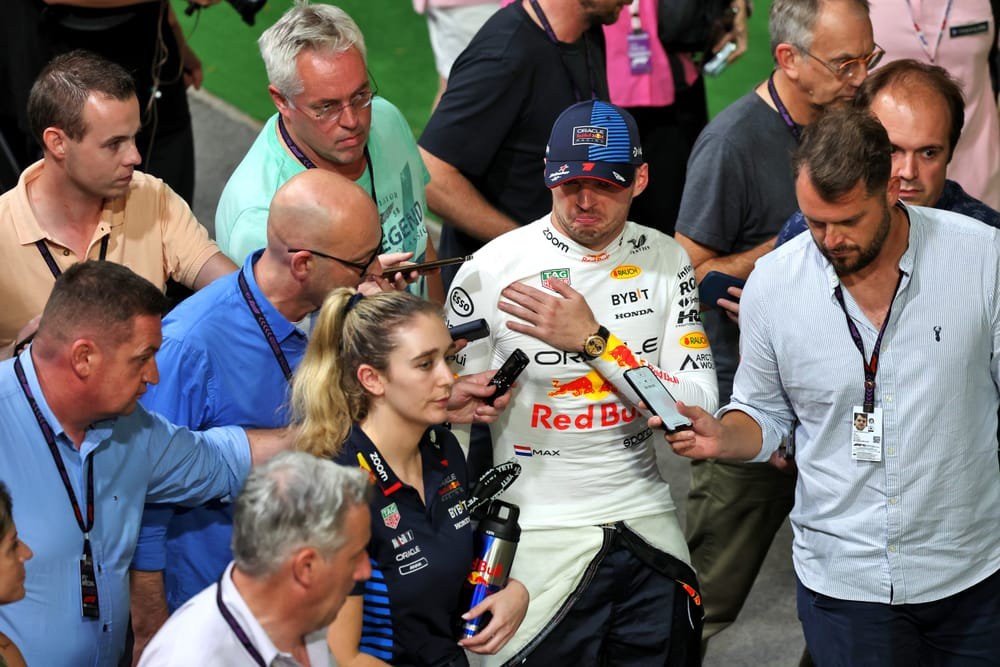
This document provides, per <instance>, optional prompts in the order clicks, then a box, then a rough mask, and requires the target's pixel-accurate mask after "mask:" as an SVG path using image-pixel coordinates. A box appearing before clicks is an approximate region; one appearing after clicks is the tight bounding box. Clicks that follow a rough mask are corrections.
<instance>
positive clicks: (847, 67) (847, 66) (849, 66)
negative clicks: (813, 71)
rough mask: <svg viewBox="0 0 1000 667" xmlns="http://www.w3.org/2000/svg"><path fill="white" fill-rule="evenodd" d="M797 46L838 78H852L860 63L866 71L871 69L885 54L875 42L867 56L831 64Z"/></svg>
mask: <svg viewBox="0 0 1000 667" xmlns="http://www.w3.org/2000/svg"><path fill="white" fill-rule="evenodd" d="M797 48H798V49H799V51H801V52H802V53H804V54H806V55H807V56H809V57H810V58H812V59H813V60H815V61H816V62H818V63H819V64H820V65H822V66H823V67H825V68H827V69H828V70H830V72H831V73H832V74H833V75H834V76H835V77H837V78H838V79H853V78H854V77H855V76H856V75H857V73H858V71H859V69H860V67H861V66H862V65H864V68H865V71H866V72H868V71H871V70H872V69H873V68H874V67H875V66H876V65H878V64H879V61H881V60H882V56H884V55H885V49H883V48H882V47H881V46H879V45H878V44H876V45H875V48H874V49H872V52H871V53H869V54H868V55H867V56H861V57H860V58H851V59H850V60H845V61H843V62H842V63H840V64H839V65H831V64H830V63H828V62H826V61H825V60H822V59H820V58H817V57H816V56H814V55H813V54H811V53H809V51H808V50H807V49H805V48H803V47H801V46H799V47H797Z"/></svg>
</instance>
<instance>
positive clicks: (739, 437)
mask: <svg viewBox="0 0 1000 667" xmlns="http://www.w3.org/2000/svg"><path fill="white" fill-rule="evenodd" d="M677 409H678V411H679V412H680V413H681V414H682V415H684V416H685V417H687V418H688V419H690V420H691V424H692V427H691V428H690V429H689V430H684V431H677V432H676V433H668V434H666V435H665V436H664V437H665V438H666V440H667V442H669V443H670V446H671V447H672V448H673V450H674V453H676V454H679V455H681V456H686V457H688V458H691V459H708V458H720V459H737V460H740V461H748V460H750V459H752V458H753V457H755V456H756V455H757V454H758V453H759V452H760V448H761V446H762V445H763V443H764V437H763V432H762V431H761V428H760V425H759V424H758V423H757V422H756V421H754V420H753V418H751V417H750V415H748V414H746V413H745V412H740V411H739V410H732V411H730V412H727V413H726V414H724V415H723V416H722V419H716V418H715V417H713V416H712V415H711V414H710V413H708V412H705V411H704V410H702V409H701V408H699V407H698V406H695V405H685V404H684V403H678V404H677ZM662 423H663V422H662V421H661V420H660V418H659V417H651V418H650V419H649V426H650V427H652V428H656V427H658V426H660V424H662Z"/></svg>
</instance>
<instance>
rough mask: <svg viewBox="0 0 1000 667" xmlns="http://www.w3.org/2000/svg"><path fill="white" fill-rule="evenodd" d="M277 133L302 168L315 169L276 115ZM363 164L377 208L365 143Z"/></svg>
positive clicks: (370, 162)
mask: <svg viewBox="0 0 1000 667" xmlns="http://www.w3.org/2000/svg"><path fill="white" fill-rule="evenodd" d="M278 132H280V133H281V140H282V141H284V142H285V145H286V146H288V150H289V151H290V152H291V154H292V155H294V156H295V159H296V160H298V161H299V162H300V163H301V164H302V166H303V167H305V168H306V169H315V168H316V163H315V162H313V161H312V160H310V159H309V156H308V155H306V154H305V153H303V152H302V149H301V148H299V145H298V144H296V143H295V140H294V139H292V135H290V134H289V133H288V128H287V127H285V119H284V118H282V117H281V114H278ZM365 164H367V165H368V184H369V185H371V188H372V200H373V201H374V202H375V206H376V208H377V207H378V195H377V194H376V193H375V167H373V166H372V156H371V153H369V152H368V144H367V143H366V144H365Z"/></svg>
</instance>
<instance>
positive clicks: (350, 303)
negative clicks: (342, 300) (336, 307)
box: [344, 292, 365, 315]
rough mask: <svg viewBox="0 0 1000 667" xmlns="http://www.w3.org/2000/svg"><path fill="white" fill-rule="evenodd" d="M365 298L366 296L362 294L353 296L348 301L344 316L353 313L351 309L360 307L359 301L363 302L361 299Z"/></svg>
mask: <svg viewBox="0 0 1000 667" xmlns="http://www.w3.org/2000/svg"><path fill="white" fill-rule="evenodd" d="M363 298H365V295H364V294H362V293H361V292H355V293H354V294H352V295H351V298H350V299H348V300H347V305H346V306H344V314H345V315H346V314H347V313H349V312H351V309H352V308H354V306H356V305H358V301H361V299H363Z"/></svg>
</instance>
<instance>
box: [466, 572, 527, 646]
mask: <svg viewBox="0 0 1000 667" xmlns="http://www.w3.org/2000/svg"><path fill="white" fill-rule="evenodd" d="M527 611H528V589H527V588H525V587H524V584H522V583H521V582H520V581H518V580H517V579H511V580H510V581H508V582H507V586H506V588H504V589H503V590H502V591H497V592H496V593H494V594H493V595H487V596H486V599H485V600H483V601H482V602H480V603H479V604H477V605H476V606H475V607H473V608H472V609H470V610H469V611H468V612H466V613H465V614H462V618H464V619H465V620H469V619H471V618H476V617H478V616H480V615H481V614H484V613H486V612H490V613H491V614H492V615H493V618H491V619H490V622H489V623H487V624H486V626H485V627H484V628H482V629H481V630H480V631H479V632H477V633H476V634H475V635H474V636H472V637H469V638H468V639H463V640H462V641H460V642H458V645H459V646H461V647H462V648H465V649H468V650H470V651H472V652H473V653H482V654H484V655H493V654H494V653H496V652H497V651H499V650H500V649H502V648H503V647H504V645H505V644H506V643H507V642H508V641H510V638H511V637H513V636H514V633H515V632H517V629H518V628H519V627H520V626H521V621H523V620H524V615H525V613H527Z"/></svg>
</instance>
